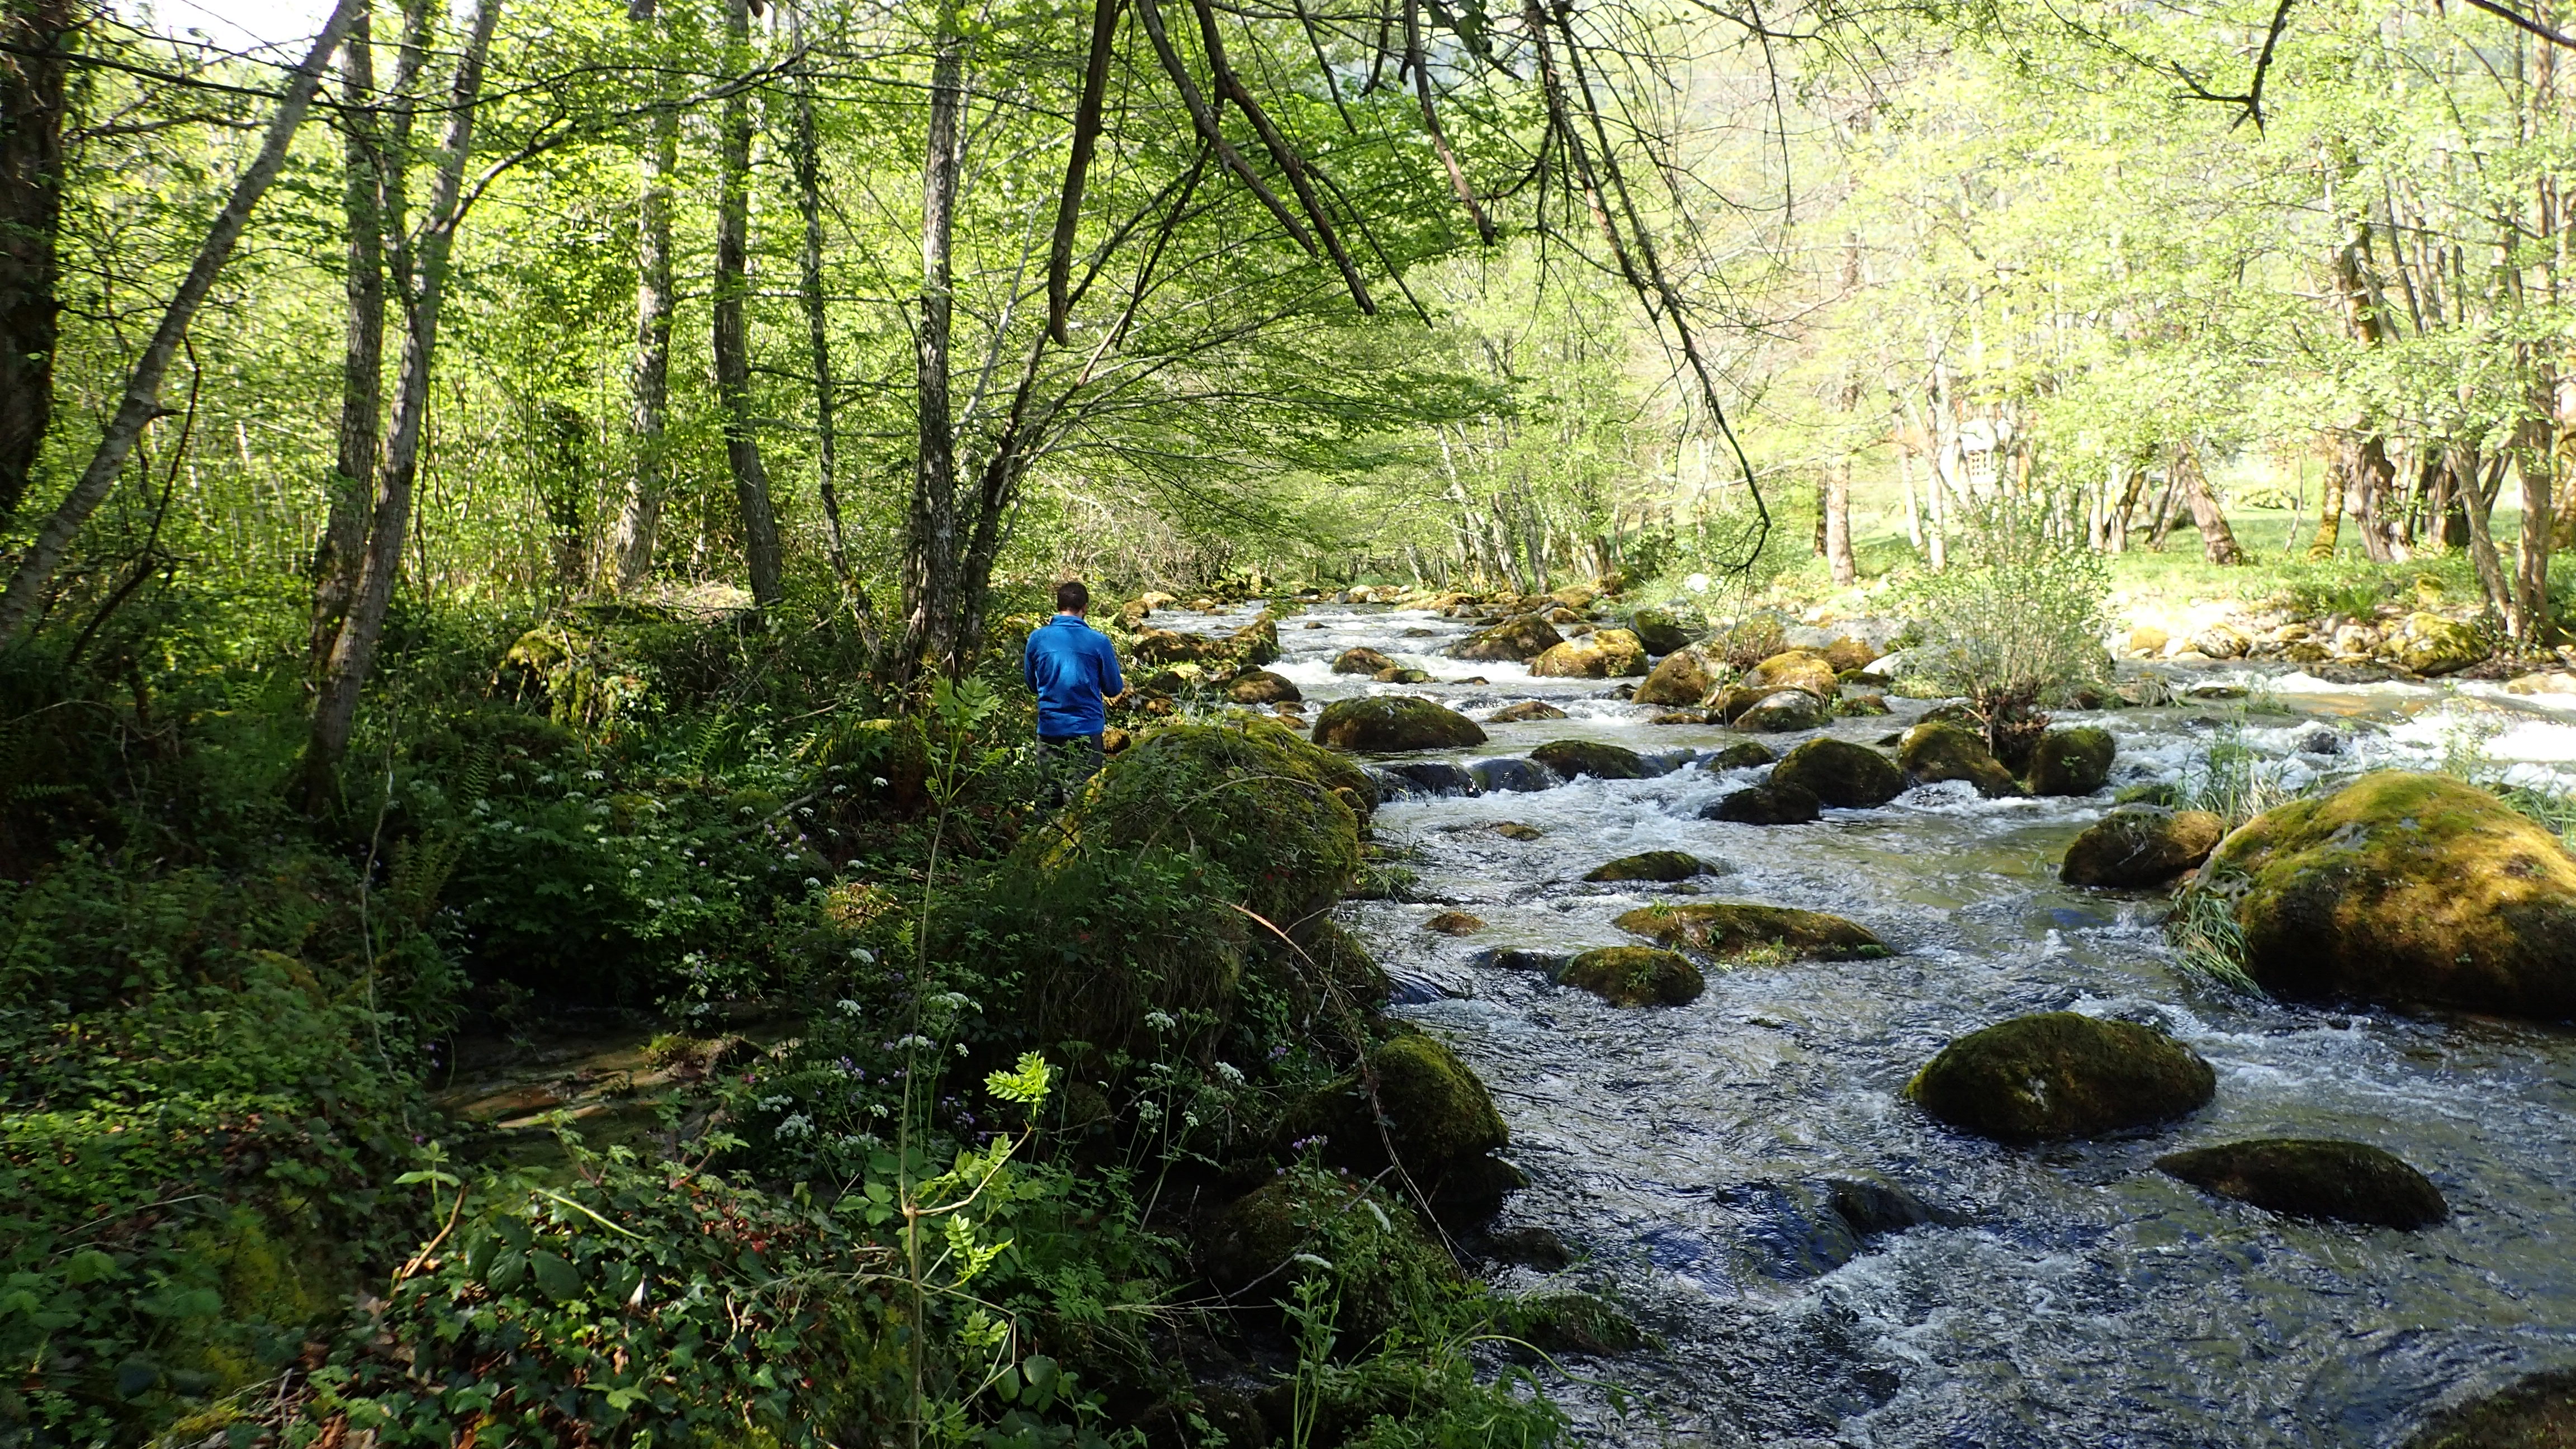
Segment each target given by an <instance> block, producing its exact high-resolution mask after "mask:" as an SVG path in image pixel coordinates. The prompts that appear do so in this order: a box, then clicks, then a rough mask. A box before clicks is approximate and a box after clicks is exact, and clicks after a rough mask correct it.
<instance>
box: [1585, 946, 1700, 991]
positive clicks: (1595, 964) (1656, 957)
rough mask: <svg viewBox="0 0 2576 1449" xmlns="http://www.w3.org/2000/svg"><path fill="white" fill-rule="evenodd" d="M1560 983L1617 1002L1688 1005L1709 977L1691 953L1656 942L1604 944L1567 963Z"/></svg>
mask: <svg viewBox="0 0 2576 1449" xmlns="http://www.w3.org/2000/svg"><path fill="white" fill-rule="evenodd" d="M1556 979H1557V984H1558V985H1560V986H1575V987H1580V988H1582V989H1583V990H1585V991H1589V992H1591V993H1592V994H1593V995H1595V996H1598V997H1600V998H1601V999H1602V1000H1604V1001H1607V1002H1609V1003H1610V1004H1611V1005H1613V1006H1653V1005H1656V1004H1658V1003H1661V1004H1662V1005H1665V1006H1686V1005H1688V1004H1690V1003H1691V1002H1694V1001H1697V1000H1699V997H1700V993H1701V992H1703V991H1706V990H1707V989H1708V981H1707V979H1706V978H1704V977H1702V976H1701V975H1700V971H1699V968H1698V967H1697V966H1694V965H1692V964H1691V960H1690V958H1689V957H1687V956H1684V955H1682V954H1681V953H1680V952H1678V951H1662V950H1658V949H1656V948H1655V947H1652V946H1602V947H1598V948H1596V949H1594V950H1590V951H1585V952H1583V953H1581V954H1580V955H1577V956H1576V957H1575V958H1574V959H1573V960H1571V961H1568V962H1566V963H1565V970H1564V971H1563V972H1562V973H1561V974H1559V975H1558V977H1557V978H1556Z"/></svg>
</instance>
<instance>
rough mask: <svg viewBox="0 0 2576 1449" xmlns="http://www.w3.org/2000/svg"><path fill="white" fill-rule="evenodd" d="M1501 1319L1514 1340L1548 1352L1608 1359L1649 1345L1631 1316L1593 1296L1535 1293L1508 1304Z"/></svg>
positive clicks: (1571, 1293)
mask: <svg viewBox="0 0 2576 1449" xmlns="http://www.w3.org/2000/svg"><path fill="white" fill-rule="evenodd" d="M1501 1316H1502V1320H1503V1322H1502V1326H1503V1328H1504V1329H1505V1331H1507V1332H1509V1333H1510V1334H1511V1336H1512V1337H1514V1338H1517V1339H1519V1340H1520V1341H1522V1342H1523V1343H1526V1344H1528V1345H1530V1346H1531V1347H1532V1348H1536V1349H1539V1350H1541V1351H1543V1352H1546V1353H1580V1354H1588V1355H1591V1356H1592V1357H1594V1358H1607V1357H1609V1356H1610V1355H1612V1354H1620V1353H1631V1352H1634V1351H1635V1350H1637V1349H1639V1348H1642V1347H1644V1346H1645V1342H1646V1337H1645V1335H1644V1334H1642V1333H1639V1332H1638V1331H1637V1325H1636V1324H1635V1323H1634V1322H1631V1321H1630V1320H1629V1318H1628V1315H1626V1314H1624V1313H1621V1312H1620V1311H1619V1310H1618V1309H1617V1308H1614V1307H1612V1306H1611V1305H1610V1304H1609V1303H1608V1302H1606V1301H1604V1300H1603V1299H1600V1298H1596V1297H1594V1296H1593V1295H1592V1294H1589V1293H1573V1292H1563V1293H1533V1294H1530V1295H1529V1296H1528V1297H1526V1298H1516V1299H1514V1300H1512V1301H1511V1302H1510V1303H1509V1304H1506V1305H1505V1306H1504V1309H1503V1313H1502V1315H1501Z"/></svg>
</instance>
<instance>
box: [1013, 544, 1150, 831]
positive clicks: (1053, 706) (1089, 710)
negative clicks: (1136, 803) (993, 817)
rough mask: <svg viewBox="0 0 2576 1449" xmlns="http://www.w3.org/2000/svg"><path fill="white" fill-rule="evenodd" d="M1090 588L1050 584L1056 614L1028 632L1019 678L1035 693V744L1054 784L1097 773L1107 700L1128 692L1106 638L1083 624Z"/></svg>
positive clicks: (1072, 582) (1061, 785)
mask: <svg viewBox="0 0 2576 1449" xmlns="http://www.w3.org/2000/svg"><path fill="white" fill-rule="evenodd" d="M1090 608H1091V590H1089V589H1087V588H1084V587H1083V586H1082V584H1081V583H1080V582H1079V581H1077V580H1067V581H1065V582H1064V583H1061V584H1058V585H1056V586H1055V617H1054V618H1052V619H1049V620H1048V621H1047V622H1046V623H1045V624H1044V625H1042V626H1041V627H1039V628H1036V629H1032V630H1030V631H1029V647H1028V651H1027V653H1026V654H1025V655H1023V656H1022V659H1021V662H1020V672H1021V676H1022V677H1023V678H1025V679H1027V680H1028V684H1029V688H1030V690H1031V691H1033V692H1034V693H1035V694H1036V695H1037V697H1038V744H1039V746H1040V748H1041V749H1042V750H1043V751H1044V752H1045V754H1046V755H1047V757H1048V764H1049V766H1050V773H1053V774H1055V775H1056V777H1057V780H1058V782H1059V783H1058V788H1059V789H1061V788H1064V787H1065V786H1066V785H1068V784H1070V785H1079V784H1080V783H1081V782H1083V781H1085V780H1088V779H1090V778H1091V777H1092V776H1094V775H1096V774H1099V773H1100V734H1101V731H1103V730H1105V729H1107V728H1108V727H1109V711H1108V707H1107V701H1108V700H1110V699H1112V698H1114V697H1116V696H1118V695H1121V694H1124V693H1126V692H1127V681H1126V680H1124V679H1121V678H1120V677H1119V675H1118V651H1117V649H1116V648H1114V647H1112V646H1111V644H1110V642H1109V636H1108V635H1106V634H1103V633H1101V632H1100V631H1099V630H1097V629H1094V628H1092V627H1091V626H1090V625H1089V624H1086V623H1084V622H1082V616H1083V615H1084V614H1085V613H1087V612H1089V610H1090Z"/></svg>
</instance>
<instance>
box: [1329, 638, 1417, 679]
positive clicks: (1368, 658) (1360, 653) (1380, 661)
mask: <svg viewBox="0 0 2576 1449" xmlns="http://www.w3.org/2000/svg"><path fill="white" fill-rule="evenodd" d="M1401 667H1402V666H1401V665H1399V664H1397V663H1396V662H1395V661H1394V660H1392V659H1389V658H1387V657H1386V656H1385V655H1383V654H1380V653H1378V652H1377V651H1376V650H1374V649H1371V648H1369V647H1368V646H1367V645H1365V644H1363V645H1361V646H1359V647H1358V648H1355V649H1345V650H1343V651H1342V652H1341V653H1340V654H1339V655H1337V656H1335V657H1334V659H1333V672H1334V673H1335V674H1371V675H1373V674H1376V673H1378V672H1379V671H1381V670H1387V669H1398V668H1401Z"/></svg>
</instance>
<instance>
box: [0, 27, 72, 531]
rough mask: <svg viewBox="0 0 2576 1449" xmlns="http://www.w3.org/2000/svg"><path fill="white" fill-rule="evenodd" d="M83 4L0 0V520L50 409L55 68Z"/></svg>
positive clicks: (40, 441) (56, 196) (57, 163)
mask: <svg viewBox="0 0 2576 1449" xmlns="http://www.w3.org/2000/svg"><path fill="white" fill-rule="evenodd" d="M89 14H90V8H89V7H88V6H87V5H83V4H76V3H74V0H8V3H7V4H6V5H5V6H0V44H5V45H7V46H8V47H9V49H8V53H7V55H6V56H5V58H0V527H5V526H7V524H8V522H9V520H10V519H11V518H12V517H13V516H15V515H16V513H17V511H18V504H19V501H20V500H21V499H23V498H25V497H26V495H27V484H28V481H29V480H30V479H31V478H32V477H33V476H34V474H35V470H36V456H37V454H39V453H40V452H42V451H43V449H44V446H45V430H46V429H47V428H48V427H50V426H52V423H53V416H54V337H55V332H56V329H57V316H58V314H59V313H60V312H61V310H62V303H61V302H60V300H58V299H57V298H56V296H55V290H56V287H57V285H58V284H59V283H60V281H61V278H62V264H61V261H60V260H59V258H58V257H57V256H56V255H55V245H56V241H57V238H58V237H59V235H60V233H61V230H62V214H63V113H64V110H63V108H64V101H63V78H64V74H65V72H66V70H67V69H68V68H69V62H68V60H67V59H66V57H68V56H69V55H70V53H71V38H72V34H73V32H74V31H76V30H78V29H79V27H80V25H81V22H82V21H84V20H86V19H87V18H88V16H89Z"/></svg>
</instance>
